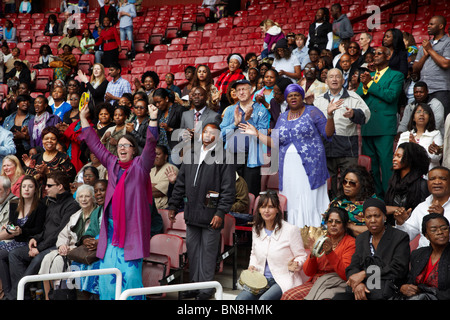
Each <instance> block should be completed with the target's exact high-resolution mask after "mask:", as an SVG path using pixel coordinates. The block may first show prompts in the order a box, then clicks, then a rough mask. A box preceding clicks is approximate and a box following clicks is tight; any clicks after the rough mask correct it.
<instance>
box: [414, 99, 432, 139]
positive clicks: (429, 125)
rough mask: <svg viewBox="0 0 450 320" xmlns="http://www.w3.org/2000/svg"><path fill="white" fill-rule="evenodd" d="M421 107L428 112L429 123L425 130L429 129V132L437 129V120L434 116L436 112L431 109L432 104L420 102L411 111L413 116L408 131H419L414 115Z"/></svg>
mask: <svg viewBox="0 0 450 320" xmlns="http://www.w3.org/2000/svg"><path fill="white" fill-rule="evenodd" d="M419 107H421V108H422V109H423V111H425V112H428V115H429V117H428V123H427V125H426V126H425V130H428V132H431V131H434V130H436V120H435V118H434V112H433V109H431V107H430V105H429V104H428V103H423V102H421V103H418V104H417V105H416V106H415V107H414V110H413V112H412V113H411V118H410V119H409V122H408V131H411V130H414V132H417V127H416V121H415V120H414V115H415V114H416V111H417V109H419Z"/></svg>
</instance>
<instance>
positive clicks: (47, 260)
mask: <svg viewBox="0 0 450 320" xmlns="http://www.w3.org/2000/svg"><path fill="white" fill-rule="evenodd" d="M76 201H77V202H78V204H79V205H80V207H81V209H80V210H78V211H77V212H75V213H74V214H73V215H72V216H71V217H70V220H69V222H68V223H67V225H66V226H65V227H64V228H63V229H62V230H61V232H60V233H59V235H58V240H57V241H56V248H55V250H52V251H50V252H49V253H48V254H47V255H46V256H45V257H44V259H43V260H42V263H41V269H40V270H39V274H47V273H58V272H63V270H64V266H65V265H66V264H70V261H68V260H67V254H68V253H69V251H70V250H72V249H74V248H75V247H76V243H77V241H78V239H80V238H81V236H82V235H83V234H84V233H85V232H86V230H87V228H88V227H89V223H90V217H91V214H92V212H93V211H94V209H95V208H96V206H97V204H96V202H95V194H94V188H93V187H92V186H90V185H87V184H82V185H81V186H79V187H78V189H77V194H76ZM55 284H56V283H55ZM44 291H45V296H46V299H47V300H48V293H49V291H50V282H48V281H44Z"/></svg>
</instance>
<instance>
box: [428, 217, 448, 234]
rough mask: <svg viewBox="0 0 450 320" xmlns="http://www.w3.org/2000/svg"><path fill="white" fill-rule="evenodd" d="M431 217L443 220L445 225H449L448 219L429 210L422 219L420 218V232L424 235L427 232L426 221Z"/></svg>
mask: <svg viewBox="0 0 450 320" xmlns="http://www.w3.org/2000/svg"><path fill="white" fill-rule="evenodd" d="M432 219H441V220H442V221H444V222H445V224H446V225H447V226H449V225H450V224H449V222H448V219H447V218H446V217H445V216H444V215H443V214H440V213H436V212H431V213H429V214H426V215H425V216H424V217H423V219H422V234H423V235H424V236H425V235H426V234H427V224H428V221H430V220H432Z"/></svg>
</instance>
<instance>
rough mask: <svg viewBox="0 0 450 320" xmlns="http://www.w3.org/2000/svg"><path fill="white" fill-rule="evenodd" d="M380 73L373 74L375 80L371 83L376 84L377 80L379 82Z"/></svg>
mask: <svg viewBox="0 0 450 320" xmlns="http://www.w3.org/2000/svg"><path fill="white" fill-rule="evenodd" d="M380 74H381V73H380V71H377V73H376V74H375V78H374V79H373V82H375V83H377V82H378V80H380Z"/></svg>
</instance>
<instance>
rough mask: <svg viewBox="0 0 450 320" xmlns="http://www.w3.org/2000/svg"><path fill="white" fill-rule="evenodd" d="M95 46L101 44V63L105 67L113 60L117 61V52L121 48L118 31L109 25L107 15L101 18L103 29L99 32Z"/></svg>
mask: <svg viewBox="0 0 450 320" xmlns="http://www.w3.org/2000/svg"><path fill="white" fill-rule="evenodd" d="M95 46H102V50H103V57H102V64H103V66H104V67H105V68H109V66H110V65H111V63H113V62H117V61H119V52H120V51H121V50H122V48H121V46H120V37H119V32H118V31H117V29H116V28H115V27H113V26H111V21H110V20H109V18H108V17H104V18H103V30H102V31H101V32H100V37H99V38H98V40H97V42H96V43H95Z"/></svg>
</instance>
